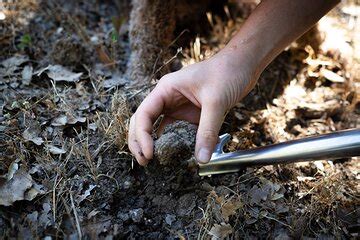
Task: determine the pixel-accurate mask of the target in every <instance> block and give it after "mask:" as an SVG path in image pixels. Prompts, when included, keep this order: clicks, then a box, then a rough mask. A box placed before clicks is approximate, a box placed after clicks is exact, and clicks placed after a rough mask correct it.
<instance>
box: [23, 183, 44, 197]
mask: <svg viewBox="0 0 360 240" xmlns="http://www.w3.org/2000/svg"><path fill="white" fill-rule="evenodd" d="M43 188H44V187H43V186H42V185H39V184H36V183H34V184H33V186H32V187H31V188H30V189H29V190H27V191H26V192H25V195H24V200H28V201H31V200H33V199H34V198H36V197H37V196H38V195H39V194H45V190H44V189H43Z"/></svg>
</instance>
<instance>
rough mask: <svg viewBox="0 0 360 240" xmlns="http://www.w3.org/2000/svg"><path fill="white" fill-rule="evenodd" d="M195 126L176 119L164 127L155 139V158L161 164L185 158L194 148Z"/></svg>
mask: <svg viewBox="0 0 360 240" xmlns="http://www.w3.org/2000/svg"><path fill="white" fill-rule="evenodd" d="M196 130H197V126H196V125H193V124H189V123H187V122H185V121H176V122H175V123H173V124H170V125H168V126H166V127H165V129H164V133H163V134H162V135H161V136H160V138H159V139H157V140H156V141H155V151H154V155H155V158H156V159H157V160H158V161H159V163H160V164H161V165H169V164H173V163H174V161H175V160H178V159H180V160H184V161H185V160H187V159H189V158H190V157H191V155H192V153H193V152H194V148H195V136H196Z"/></svg>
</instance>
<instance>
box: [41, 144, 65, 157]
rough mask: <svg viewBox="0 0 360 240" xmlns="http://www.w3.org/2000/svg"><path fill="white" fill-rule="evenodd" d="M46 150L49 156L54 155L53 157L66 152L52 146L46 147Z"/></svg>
mask: <svg viewBox="0 0 360 240" xmlns="http://www.w3.org/2000/svg"><path fill="white" fill-rule="evenodd" d="M46 147H47V149H48V150H49V152H50V153H51V154H54V155H59V154H64V153H66V150H64V149H62V148H58V147H55V146H54V145H50V144H49V145H46Z"/></svg>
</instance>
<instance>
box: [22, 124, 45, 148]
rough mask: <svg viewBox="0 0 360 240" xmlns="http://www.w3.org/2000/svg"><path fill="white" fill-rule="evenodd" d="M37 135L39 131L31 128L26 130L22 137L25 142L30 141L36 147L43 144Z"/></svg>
mask: <svg viewBox="0 0 360 240" xmlns="http://www.w3.org/2000/svg"><path fill="white" fill-rule="evenodd" d="M38 134H39V130H38V129H37V128H34V127H31V128H27V129H26V130H25V131H24V132H23V134H22V136H23V138H24V139H25V140H26V141H30V142H33V143H35V144H36V145H38V146H40V145H41V144H43V143H44V140H43V139H42V138H41V137H39V136H38Z"/></svg>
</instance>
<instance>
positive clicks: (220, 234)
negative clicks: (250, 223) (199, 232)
mask: <svg viewBox="0 0 360 240" xmlns="http://www.w3.org/2000/svg"><path fill="white" fill-rule="evenodd" d="M232 233H233V228H232V227H231V225H230V224H225V223H221V225H220V224H214V226H213V227H212V228H211V229H210V232H209V235H211V236H212V238H211V239H212V240H215V239H224V238H226V237H227V236H229V235H230V234H232Z"/></svg>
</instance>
